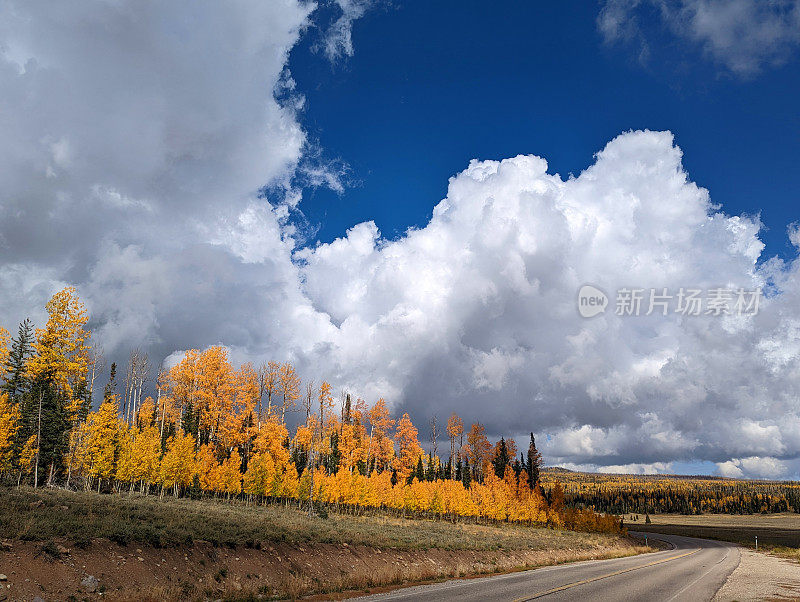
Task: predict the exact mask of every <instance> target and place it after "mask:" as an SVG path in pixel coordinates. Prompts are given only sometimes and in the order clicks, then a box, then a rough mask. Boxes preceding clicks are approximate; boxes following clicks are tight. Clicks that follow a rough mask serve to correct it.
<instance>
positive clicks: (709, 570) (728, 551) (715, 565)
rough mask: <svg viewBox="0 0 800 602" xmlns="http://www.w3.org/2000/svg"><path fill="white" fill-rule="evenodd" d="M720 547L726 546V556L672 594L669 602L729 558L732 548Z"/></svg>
mask: <svg viewBox="0 0 800 602" xmlns="http://www.w3.org/2000/svg"><path fill="white" fill-rule="evenodd" d="M720 547H725V548H726V552H725V556H723V557H722V559H721V560H719V561H717V562H716V563H715V564H714V566H712V567H711V568H710V569H708V570H707V571H706V572H705V573H703V574H702V575H700V576H699V577H698V578H697V579H695V580H694V581H692V582H691V583H690V584H689V585H687V586H686V587H684V588H683V589H682V590H681V591H679V592H678V593H677V594H675V595H674V596H672V597H671V598H670V599H669V600H667V602H672V601H673V600H675V599H676V598H677V597H678V596H680V595H681V594H682V593H683V592H685V591H686V590H687V589H689V588H690V587H692V586H693V585H694V584H695V583H697V582H698V581H700V580H701V579H703V578H704V577H705V576H706V575H708V574H709V573H710V572H711V571H713V570H714V569H715V568H717V565H719V564H721V563H723V562H725V561H726V560H727V559H728V555H729V554H730V553H731V548H730V547H728V546H720ZM739 562H741V556H739ZM736 566H737V567H738V566H739V565H738V564H737V565H736ZM733 570H736V567H734V569H733ZM723 585H724V583H723ZM717 591H719V588H717ZM716 593H717V592H714V595H716Z"/></svg>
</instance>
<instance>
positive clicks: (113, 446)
mask: <svg viewBox="0 0 800 602" xmlns="http://www.w3.org/2000/svg"><path fill="white" fill-rule="evenodd" d="M120 427H121V424H120V419H119V403H118V402H117V396H116V395H111V396H109V397H108V398H107V399H106V400H105V401H103V403H102V404H100V407H99V408H98V409H97V411H96V412H92V413H91V414H89V417H88V419H87V421H86V435H87V436H86V447H87V452H88V458H89V475H90V476H92V477H96V478H97V479H98V480H97V487H98V490H99V488H100V483H101V481H102V479H112V478H114V476H115V474H116V469H117V459H118V454H119V446H120Z"/></svg>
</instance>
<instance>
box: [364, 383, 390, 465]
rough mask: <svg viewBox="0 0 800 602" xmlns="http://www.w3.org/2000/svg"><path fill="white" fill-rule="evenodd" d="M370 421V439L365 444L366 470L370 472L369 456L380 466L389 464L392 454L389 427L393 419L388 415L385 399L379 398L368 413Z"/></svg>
mask: <svg viewBox="0 0 800 602" xmlns="http://www.w3.org/2000/svg"><path fill="white" fill-rule="evenodd" d="M368 418H369V422H370V441H369V443H368V446H367V472H370V467H369V463H370V458H371V457H374V458H375V463H376V464H377V465H378V466H379V467H380V468H381V469H383V468H386V467H387V466H389V464H390V462H391V461H392V457H393V456H394V445H393V443H392V440H391V429H392V427H393V426H394V419H392V418H391V417H390V416H389V410H388V409H387V407H386V401H385V400H384V399H383V398H380V399H379V400H378V401H376V402H375V405H374V406H372V408H371V409H370V411H369V413H368Z"/></svg>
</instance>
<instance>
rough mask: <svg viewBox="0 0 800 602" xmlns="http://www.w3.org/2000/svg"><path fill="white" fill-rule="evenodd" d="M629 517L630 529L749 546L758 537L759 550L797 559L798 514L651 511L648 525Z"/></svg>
mask: <svg viewBox="0 0 800 602" xmlns="http://www.w3.org/2000/svg"><path fill="white" fill-rule="evenodd" d="M633 516H635V515H629V516H626V517H625V524H626V525H627V527H628V528H629V529H631V530H633V531H649V532H653V533H666V534H672V535H686V536H689V537H702V538H705V539H719V540H723V541H732V542H735V543H738V544H741V545H743V546H747V547H750V548H754V547H755V539H756V537H758V547H759V549H760V550H769V551H771V552H775V553H778V554H780V555H781V556H785V557H787V558H793V559H795V560H799V561H800V514H794V513H781V514H742V515H740V514H733V515H732V514H699V515H683V514H651V515H650V520H651V521H652V522H651V524H649V525H647V524H645V523H644V515H641V514H640V515H639V521H638V522H636V521H633V520H632V517H633Z"/></svg>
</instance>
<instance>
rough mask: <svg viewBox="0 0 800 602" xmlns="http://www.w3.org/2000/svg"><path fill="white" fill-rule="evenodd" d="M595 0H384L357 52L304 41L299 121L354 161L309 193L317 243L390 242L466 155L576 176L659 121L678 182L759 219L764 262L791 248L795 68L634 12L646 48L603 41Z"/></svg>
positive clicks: (420, 221)
mask: <svg viewBox="0 0 800 602" xmlns="http://www.w3.org/2000/svg"><path fill="white" fill-rule="evenodd" d="M598 11H599V6H598V5H597V4H595V3H593V2H583V3H580V2H579V3H563V2H496V3H492V5H491V8H489V7H487V5H486V4H485V3H481V2H474V1H468V2H432V3H429V2H396V3H394V4H393V5H392V6H389V7H386V6H379V7H377V8H375V9H373V10H371V11H370V12H368V13H367V14H366V15H365V16H364V17H363V18H362V19H360V20H358V21H356V22H355V23H354V25H353V45H354V48H355V52H354V55H353V56H352V57H349V58H347V59H345V60H344V61H342V62H337V63H335V64H333V65H332V64H331V63H329V62H328V61H327V60H326V59H325V58H324V56H322V55H321V54H320V53H319V52H315V50H314V47H315V46H316V45H317V39H316V38H314V37H313V36H308V37H306V38H304V39H302V40H301V41H300V43H299V44H298V45H297V46H295V48H294V49H293V51H292V53H291V57H290V61H289V68H290V69H291V72H292V75H293V77H294V78H295V79H296V80H297V83H298V89H299V90H300V91H302V93H303V94H304V95H305V96H306V99H307V105H306V109H305V111H304V114H303V116H302V121H303V123H304V125H305V127H306V128H307V131H308V132H309V134H310V135H311V136H312V137H313V138H315V139H316V140H318V141H319V143H320V145H321V146H322V148H323V149H324V152H325V154H326V156H328V157H330V158H338V159H341V160H342V161H344V162H345V163H346V164H347V165H348V166H349V167H350V173H349V177H350V180H351V183H350V186H349V187H348V188H347V189H346V191H345V192H344V193H343V194H337V193H334V192H331V191H330V190H325V189H317V190H314V191H308V192H307V196H306V199H305V200H304V203H303V211H304V213H305V214H306V215H307V216H308V218H309V219H310V220H311V221H312V222H313V223H315V224H316V225H317V226H318V227H319V232H318V236H319V239H320V240H322V241H324V242H328V241H330V240H332V239H333V238H334V237H337V236H341V235H342V234H343V232H344V230H345V229H346V228H347V227H350V226H352V225H353V224H355V223H358V222H360V221H364V220H369V219H374V220H375V222H376V224H377V225H378V227H379V228H380V229H381V232H382V233H383V235H384V236H387V237H390V238H394V237H396V236H397V235H399V234H402V233H403V232H404V231H405V229H406V228H408V227H409V226H423V225H424V224H425V223H426V222H427V220H428V219H429V218H430V213H431V210H432V208H433V206H434V205H435V203H437V202H438V201H439V200H440V199H442V198H443V197H444V196H445V194H446V190H447V178H448V177H450V176H452V175H454V174H456V173H457V172H459V171H461V170H462V169H464V168H465V167H466V165H467V163H468V161H469V160H470V159H473V158H478V159H501V158H505V157H511V156H514V155H516V154H520V153H521V154H536V155H539V156H542V157H544V158H546V159H547V161H548V163H549V169H550V171H551V172H557V173H559V174H561V175H562V176H566V175H567V174H570V173H573V174H575V175H577V174H578V173H580V171H582V170H583V169H585V168H586V167H588V166H589V165H590V164H592V163H593V155H594V153H596V152H597V151H599V150H600V149H602V148H603V146H604V145H605V144H606V142H607V141H608V140H610V139H612V138H613V137H614V136H616V135H617V134H619V133H621V132H623V131H626V130H629V129H643V128H649V129H654V130H670V131H672V132H673V133H674V134H675V139H676V143H677V144H678V145H679V146H680V147H681V148H682V149H683V152H684V166H685V168H686V169H687V170H688V172H689V175H690V177H691V178H692V179H693V180H694V181H695V182H697V183H698V184H699V185H701V186H704V187H706V188H708V189H709V191H710V193H711V198H712V201H713V202H715V203H718V204H721V205H722V206H723V209H724V210H725V211H726V212H727V213H729V214H740V213H748V214H758V213H760V215H761V219H762V221H763V223H764V225H765V230H764V232H762V235H761V238H762V240H763V241H764V242H765V243H766V245H767V247H766V250H765V256H771V255H780V256H784V257H785V256H787V255H789V254H792V253H793V250H792V247H791V245H790V244H789V241H788V238H787V236H786V226H787V224H789V223H790V222H792V221H795V220H797V219H798V212H797V209H796V208H797V206H798V201H800V193H798V183H799V182H798V180H800V169H799V168H798V161H800V115H798V111H797V98H798V97H800V63H798V60H797V58H796V56H795V57H791V58H789V60H788V61H786V62H785V64H783V65H779V66H777V67H772V66H767V67H764V68H762V69H761V70H760V71H759V72H757V73H755V74H746V75H741V74H737V73H734V72H731V71H730V70H729V69H726V68H725V66H724V65H723V64H721V63H720V61H715V60H713V58H711V57H709V56H708V53H707V52H705V51H704V50H703V49H702V48H701V46H700V44H696V43H692V42H689V41H685V40H680V39H676V37H675V36H674V35H673V34H672V33H671V32H670V31H669V30H668V29H667V27H666V26H665V25H664V24H663V23H661V22H660V20H659V18H658V16H657V15H656V14H653V13H648V12H646V11H645V13H644V14H643V15H641V16H640V18H641V19H642V20H643V21H642V23H641V25H642V29H643V33H644V35H646V36H647V42H648V50H649V56H648V58H647V60H646V61H642V60H640V54H641V52H640V50H641V49H640V48H639V47H638V46H637V45H636V44H630V43H628V44H625V43H623V44H609V43H606V41H605V39H604V37H603V35H602V34H601V33H600V31H599V30H598V25H597V18H598Z"/></svg>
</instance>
